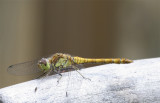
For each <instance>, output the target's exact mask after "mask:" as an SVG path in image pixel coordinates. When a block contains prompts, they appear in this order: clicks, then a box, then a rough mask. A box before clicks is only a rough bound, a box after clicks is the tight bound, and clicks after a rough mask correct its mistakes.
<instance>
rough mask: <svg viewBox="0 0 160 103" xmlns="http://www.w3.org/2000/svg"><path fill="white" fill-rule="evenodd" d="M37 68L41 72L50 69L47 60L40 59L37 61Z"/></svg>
mask: <svg viewBox="0 0 160 103" xmlns="http://www.w3.org/2000/svg"><path fill="white" fill-rule="evenodd" d="M38 67H39V68H40V69H41V70H42V71H48V70H49V69H50V63H49V61H48V59H46V58H42V59H41V60H40V61H38Z"/></svg>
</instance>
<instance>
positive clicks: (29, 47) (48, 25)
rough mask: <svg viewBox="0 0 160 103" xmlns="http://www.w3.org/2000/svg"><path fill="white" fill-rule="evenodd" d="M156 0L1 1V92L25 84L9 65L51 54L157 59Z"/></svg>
mask: <svg viewBox="0 0 160 103" xmlns="http://www.w3.org/2000/svg"><path fill="white" fill-rule="evenodd" d="M159 10H160V1H159V0H0V88H3V87H6V86H9V85H13V84H16V83H20V82H24V81H27V80H30V79H31V78H32V76H15V75H11V74H9V73H8V72H7V67H8V66H9V65H11V64H15V63H19V62H24V61H30V60H34V59H35V58H38V57H43V56H46V55H49V54H53V53H56V52H62V53H69V54H72V55H76V56H81V57H90V58H91V57H93V58H98V57H106V58H110V57H113V58H115V57H125V58H130V59H134V60H135V59H144V58H154V57H159V56H160V46H159V44H160V12H159Z"/></svg>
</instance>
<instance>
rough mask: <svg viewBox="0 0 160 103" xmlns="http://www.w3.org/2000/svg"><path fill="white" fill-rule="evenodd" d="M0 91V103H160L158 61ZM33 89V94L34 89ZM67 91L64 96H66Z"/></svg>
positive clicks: (88, 70) (98, 68)
mask: <svg viewBox="0 0 160 103" xmlns="http://www.w3.org/2000/svg"><path fill="white" fill-rule="evenodd" d="M80 72H81V73H82V74H83V75H84V76H85V77H87V78H90V79H91V81H89V80H87V79H83V78H82V77H81V76H80V75H79V74H78V73H77V72H70V74H69V76H68V73H63V77H62V79H61V80H60V82H59V84H57V78H59V75H53V76H49V77H46V78H43V79H36V80H31V81H28V82H25V83H20V84H17V85H13V86H9V87H6V88H2V89H0V103H1V102H2V103H160V58H153V59H144V60H135V61H134V62H133V63H131V64H107V65H101V66H95V67H90V68H86V69H82V70H80ZM36 87H37V90H36V91H35V88H36ZM66 92H67V94H68V95H67V97H66Z"/></svg>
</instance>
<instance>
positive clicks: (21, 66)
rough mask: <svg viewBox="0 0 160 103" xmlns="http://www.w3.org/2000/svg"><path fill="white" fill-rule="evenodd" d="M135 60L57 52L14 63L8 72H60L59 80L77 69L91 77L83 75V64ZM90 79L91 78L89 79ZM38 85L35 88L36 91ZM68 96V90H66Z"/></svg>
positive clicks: (124, 62)
mask: <svg viewBox="0 0 160 103" xmlns="http://www.w3.org/2000/svg"><path fill="white" fill-rule="evenodd" d="M132 62H133V61H132V60H130V59H126V58H99V59H97V58H82V57H78V56H71V55H69V54H65V53H55V54H53V55H52V56H50V57H47V58H41V59H40V60H33V61H28V62H24V63H18V64H14V65H11V66H9V67H8V69H7V70H8V72H9V73H11V74H15V75H26V74H34V73H38V72H42V73H43V74H42V75H40V76H39V77H43V76H49V75H54V74H58V75H60V77H59V78H58V80H57V82H59V80H60V79H61V78H62V74H61V73H63V72H69V71H76V72H78V73H79V74H80V76H81V77H83V78H84V79H89V78H86V77H85V76H83V75H82V74H81V73H80V72H79V70H80V69H81V68H80V67H81V65H82V64H89V63H101V64H110V63H116V64H127V63H132ZM89 80H90V79H89ZM36 91H37V87H36V88H35V92H36ZM66 96H67V92H66Z"/></svg>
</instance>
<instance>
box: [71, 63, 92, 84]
mask: <svg viewBox="0 0 160 103" xmlns="http://www.w3.org/2000/svg"><path fill="white" fill-rule="evenodd" d="M71 67H72V68H73V69H75V70H76V71H77V72H78V73H79V74H80V75H81V76H82V77H83V78H84V79H88V80H90V81H91V79H90V78H86V77H84V76H83V75H82V74H81V73H80V72H79V71H78V70H79V69H78V68H77V67H76V66H71Z"/></svg>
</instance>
